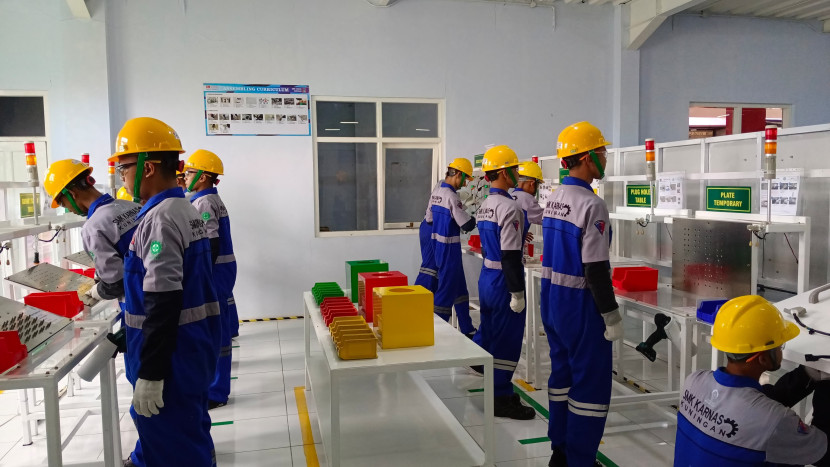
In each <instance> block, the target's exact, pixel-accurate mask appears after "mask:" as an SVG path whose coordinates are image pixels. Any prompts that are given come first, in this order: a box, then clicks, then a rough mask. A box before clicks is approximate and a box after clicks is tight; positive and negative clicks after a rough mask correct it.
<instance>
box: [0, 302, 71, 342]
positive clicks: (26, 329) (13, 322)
mask: <svg viewBox="0 0 830 467" xmlns="http://www.w3.org/2000/svg"><path fill="white" fill-rule="evenodd" d="M71 322H72V320H70V319H69V318H64V317H62V316H58V315H55V314H52V313H49V312H47V311H43V310H39V309H37V308H33V307H30V306H27V305H24V304H22V303H20V302H16V301H14V300H9V299H8V298H3V297H0V331H17V332H18V334H19V335H20V342H22V343H23V344H25V345H26V348H27V349H28V350H29V351H31V350H32V349H34V348H35V347H37V346H38V345H40V344H42V343H43V342H44V341H45V340H46V339H49V338H50V337H52V336H53V335H55V334H56V333H57V332H58V331H60V330H61V329H63V328H65V327H66V326H68V325H69V323H71Z"/></svg>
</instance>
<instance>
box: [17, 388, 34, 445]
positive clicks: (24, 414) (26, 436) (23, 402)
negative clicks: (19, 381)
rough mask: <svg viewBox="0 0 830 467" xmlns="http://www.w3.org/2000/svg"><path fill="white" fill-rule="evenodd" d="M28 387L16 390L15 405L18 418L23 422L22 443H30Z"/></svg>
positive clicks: (30, 427)
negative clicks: (18, 412) (18, 414)
mask: <svg viewBox="0 0 830 467" xmlns="http://www.w3.org/2000/svg"><path fill="white" fill-rule="evenodd" d="M28 391H29V390H28V389H20V390H18V391H17V401H18V404H17V407H18V410H19V411H20V420H21V421H22V422H23V445H24V446H29V445H31V444H32V426H31V425H30V424H29V423H30V422H29V393H28Z"/></svg>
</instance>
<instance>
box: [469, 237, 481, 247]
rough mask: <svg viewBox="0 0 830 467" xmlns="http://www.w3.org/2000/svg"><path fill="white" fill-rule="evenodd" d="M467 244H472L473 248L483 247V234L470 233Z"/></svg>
mask: <svg viewBox="0 0 830 467" xmlns="http://www.w3.org/2000/svg"><path fill="white" fill-rule="evenodd" d="M467 245H470V247H471V248H478V249H480V248H481V236H480V235H470V240H468V241H467Z"/></svg>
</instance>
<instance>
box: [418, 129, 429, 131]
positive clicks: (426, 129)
mask: <svg viewBox="0 0 830 467" xmlns="http://www.w3.org/2000/svg"><path fill="white" fill-rule="evenodd" d="M415 131H429V130H428V129H426V128H415Z"/></svg>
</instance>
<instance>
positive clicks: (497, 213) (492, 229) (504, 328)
mask: <svg viewBox="0 0 830 467" xmlns="http://www.w3.org/2000/svg"><path fill="white" fill-rule="evenodd" d="M476 221H477V222H478V232H479V235H481V254H482V256H484V264H483V265H482V267H481V275H480V276H479V279H478V290H479V300H480V302H481V325H480V326H479V328H478V332H477V333H476V335H475V338H474V339H473V340H474V341H475V342H476V343H477V344H479V345H480V346H481V347H482V348H483V349H484V350H486V351H488V352H490V354H491V355H493V370H494V371H493V389H494V391H493V395H494V396H495V397H503V396H510V395H512V394H513V384H512V379H513V373H514V372H515V371H516V365H518V363H519V357H520V356H521V353H522V339H523V338H524V327H525V310H522V312H521V313H516V312H514V311H513V310H511V309H510V298H511V292H523V291H524V280H523V278H522V276H523V274H524V271H523V269H522V266H521V250H522V242H523V241H524V238H523V235H522V232H523V225H524V215H523V214H522V210H521V208H519V205H518V204H516V201H515V200H514V199H513V198H512V197H511V196H510V195H509V194H508V193H507V192H506V191H504V190H502V189H499V188H490V195H489V196H488V197H487V199H485V200H484V202H483V203H482V204H481V206H480V207H479V208H478V211H476ZM506 252H512V253H511V254H515V255H516V260H517V263H516V264H512V263H511V264H504V263H503V261H502V260H503V259H505V258H504V256H505V253H506ZM507 267H510V268H518V271H516V272H513V276H516V277H514V279H513V282H515V284H509V283H508V278H507V277H506V274H507V272H505V270H504V268H507ZM511 286H512V288H513V289H515V290H510V288H511Z"/></svg>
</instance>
